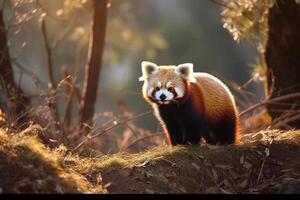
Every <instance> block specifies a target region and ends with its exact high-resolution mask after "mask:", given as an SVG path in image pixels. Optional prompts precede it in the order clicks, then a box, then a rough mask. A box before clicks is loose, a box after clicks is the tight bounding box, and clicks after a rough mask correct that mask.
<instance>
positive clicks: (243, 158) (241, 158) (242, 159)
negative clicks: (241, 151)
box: [240, 155, 245, 164]
mask: <svg viewBox="0 0 300 200" xmlns="http://www.w3.org/2000/svg"><path fill="white" fill-rule="evenodd" d="M244 160H245V157H244V155H242V156H241V157H240V163H241V164H243V163H244Z"/></svg>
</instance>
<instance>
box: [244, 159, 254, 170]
mask: <svg viewBox="0 0 300 200" xmlns="http://www.w3.org/2000/svg"><path fill="white" fill-rule="evenodd" d="M243 166H244V167H245V168H246V169H250V168H251V167H252V164H251V163H249V162H247V161H245V162H244V164H243Z"/></svg>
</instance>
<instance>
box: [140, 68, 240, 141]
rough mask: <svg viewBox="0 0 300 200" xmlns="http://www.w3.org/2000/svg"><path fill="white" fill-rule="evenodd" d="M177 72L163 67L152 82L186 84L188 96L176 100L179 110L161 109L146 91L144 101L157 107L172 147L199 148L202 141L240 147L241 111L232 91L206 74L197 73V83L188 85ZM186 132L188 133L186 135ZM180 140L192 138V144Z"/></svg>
mask: <svg viewBox="0 0 300 200" xmlns="http://www.w3.org/2000/svg"><path fill="white" fill-rule="evenodd" d="M174 69H175V68H174V67H173V66H170V67H168V66H163V67H160V70H159V73H157V74H155V75H153V76H152V77H150V78H151V80H152V81H155V80H159V81H161V82H163V83H165V82H167V81H170V80H172V82H176V84H183V85H182V87H183V88H185V91H186V92H185V93H184V96H183V97H182V98H179V99H176V100H177V102H178V103H177V104H176V105H175V106H174V105H158V104H156V103H155V100H154V99H153V97H151V96H148V94H147V91H145V90H143V95H144V98H145V99H146V101H147V102H148V103H150V104H151V105H152V106H153V108H154V110H155V113H156V116H157V118H158V119H159V121H160V122H161V124H162V127H163V129H164V132H165V133H166V137H167V138H168V140H169V141H170V143H171V144H173V145H176V144H185V143H186V142H188V143H193V144H196V143H199V142H200V140H201V137H204V138H205V139H206V140H207V142H208V143H212V144H218V143H221V144H230V143H235V144H237V143H239V140H240V125H239V124H240V123H239V117H238V111H237V108H236V105H235V102H234V99H233V97H232V95H231V93H230V91H229V90H228V88H227V87H226V86H225V85H223V83H220V81H219V80H217V79H216V78H215V77H211V75H208V74H204V73H199V74H198V73H195V77H196V79H197V83H191V82H188V81H186V80H185V79H183V78H181V77H179V76H177V75H174V74H175V73H174ZM152 96H153V95H152ZM178 120H179V121H178ZM178 123H179V124H178ZM182 130H185V131H184V133H182V132H181V131H182ZM182 134H187V135H186V136H182ZM190 134H194V135H190ZM211 134H212V135H213V136H212V135H211ZM176 137H177V138H178V137H179V138H181V137H191V139H190V140H191V141H189V140H188V139H187V140H186V139H181V140H176ZM174 138H175V139H174ZM195 139H196V140H197V141H195Z"/></svg>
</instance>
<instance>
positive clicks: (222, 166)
mask: <svg viewBox="0 0 300 200" xmlns="http://www.w3.org/2000/svg"><path fill="white" fill-rule="evenodd" d="M215 167H216V168H220V169H226V170H227V169H233V167H232V166H230V165H215Z"/></svg>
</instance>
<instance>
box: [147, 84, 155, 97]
mask: <svg viewBox="0 0 300 200" xmlns="http://www.w3.org/2000/svg"><path fill="white" fill-rule="evenodd" d="M153 90H154V88H153V87H152V86H151V85H149V87H148V97H151V96H152V93H153Z"/></svg>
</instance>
